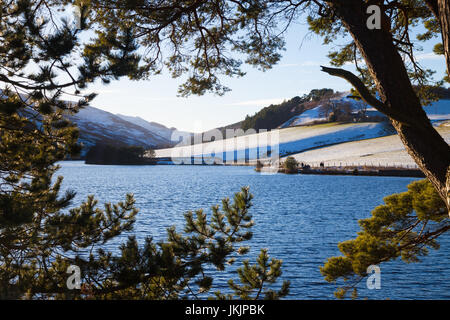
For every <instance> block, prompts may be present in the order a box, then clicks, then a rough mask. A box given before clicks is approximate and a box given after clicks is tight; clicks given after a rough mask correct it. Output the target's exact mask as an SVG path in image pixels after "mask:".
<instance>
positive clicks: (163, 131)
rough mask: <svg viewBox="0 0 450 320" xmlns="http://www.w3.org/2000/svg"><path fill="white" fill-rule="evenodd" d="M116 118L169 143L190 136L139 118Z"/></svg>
mask: <svg viewBox="0 0 450 320" xmlns="http://www.w3.org/2000/svg"><path fill="white" fill-rule="evenodd" d="M116 116H118V117H120V118H122V119H123V120H125V121H128V122H131V123H134V124H136V125H138V126H141V127H143V128H145V129H147V130H149V131H151V132H153V133H155V134H157V135H159V136H161V137H163V138H164V139H166V140H169V141H173V142H179V141H181V140H183V138H184V137H189V136H190V135H191V133H189V132H184V131H179V130H177V129H176V128H167V127H166V126H164V125H162V124H159V123H157V122H148V121H147V120H144V119H142V118H141V117H132V116H126V115H123V114H116Z"/></svg>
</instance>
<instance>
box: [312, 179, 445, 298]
mask: <svg viewBox="0 0 450 320" xmlns="http://www.w3.org/2000/svg"><path fill="white" fill-rule="evenodd" d="M384 202H385V203H384V204H383V205H381V206H378V207H376V208H375V209H374V210H373V211H372V217H370V218H367V219H361V220H359V225H360V227H361V231H359V232H358V236H357V237H356V238H355V239H352V240H347V241H344V242H341V243H339V246H338V247H339V250H340V251H341V252H342V254H343V255H342V256H338V257H331V258H329V259H328V260H327V262H326V263H325V265H324V266H323V267H321V268H320V270H321V272H322V274H323V275H324V277H325V280H327V281H328V282H332V283H335V282H337V281H340V282H339V283H340V287H339V288H338V290H337V291H336V292H335V294H336V296H337V297H339V298H343V297H345V295H346V294H347V293H348V291H349V290H352V289H353V297H356V296H357V290H356V288H357V285H358V283H359V282H360V281H361V280H362V279H364V278H365V277H367V268H368V267H369V266H370V265H378V264H380V263H383V262H387V261H391V260H395V259H397V258H401V259H402V260H403V261H404V262H407V263H411V262H419V261H420V259H421V257H423V256H426V255H427V254H428V252H429V249H438V248H439V243H438V242H437V240H436V239H437V238H438V237H439V236H440V235H442V234H443V233H445V232H447V231H448V230H450V221H449V218H448V214H447V209H446V204H445V202H444V201H442V199H441V198H440V197H439V194H438V193H437V192H436V190H435V189H434V187H433V185H432V184H431V183H430V182H429V181H428V180H420V181H415V182H413V183H411V184H410V185H409V186H408V191H406V192H403V193H398V194H393V195H390V196H388V197H386V198H385V199H384ZM341 280H343V282H342V281H341Z"/></svg>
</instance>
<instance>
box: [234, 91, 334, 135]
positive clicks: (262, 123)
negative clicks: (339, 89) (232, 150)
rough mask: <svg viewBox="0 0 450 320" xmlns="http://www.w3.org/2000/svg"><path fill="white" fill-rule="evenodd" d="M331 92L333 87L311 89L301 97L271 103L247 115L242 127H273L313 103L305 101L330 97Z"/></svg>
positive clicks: (315, 100) (246, 128)
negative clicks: (279, 102)
mask: <svg viewBox="0 0 450 320" xmlns="http://www.w3.org/2000/svg"><path fill="white" fill-rule="evenodd" d="M333 94H334V91H333V89H327V88H324V89H313V90H311V92H310V93H309V94H305V95H303V96H302V97H299V96H297V97H294V98H292V99H290V100H288V101H284V102H282V103H281V104H276V105H274V104H272V105H270V106H268V107H265V108H263V109H262V110H261V111H259V112H257V113H255V114H254V115H253V116H247V117H246V118H245V120H244V121H243V122H242V129H244V130H248V129H250V128H253V129H256V130H260V129H268V130H271V129H275V128H277V127H278V126H280V125H281V124H283V123H284V122H286V121H288V120H289V119H291V118H292V117H294V116H296V115H299V114H301V113H302V112H304V111H306V110H308V109H310V108H311V107H313V104H306V103H307V102H317V101H320V100H322V99H324V98H326V97H331V96H332V95H333Z"/></svg>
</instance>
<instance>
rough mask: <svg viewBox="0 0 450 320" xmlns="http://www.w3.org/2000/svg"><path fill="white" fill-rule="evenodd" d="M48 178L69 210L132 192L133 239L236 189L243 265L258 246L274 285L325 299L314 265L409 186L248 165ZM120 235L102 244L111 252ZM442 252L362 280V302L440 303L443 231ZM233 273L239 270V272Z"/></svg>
mask: <svg viewBox="0 0 450 320" xmlns="http://www.w3.org/2000/svg"><path fill="white" fill-rule="evenodd" d="M61 166H62V168H61V169H60V170H59V171H58V172H57V175H62V176H64V183H63V190H64V189H68V188H70V189H73V190H75V191H76V192H77V197H76V199H75V201H74V203H73V206H77V205H79V204H80V203H81V201H83V200H85V199H86V197H87V195H90V194H93V195H95V196H96V199H98V200H99V204H100V205H101V204H102V203H104V202H113V203H114V202H118V201H122V200H124V199H125V194H126V193H133V194H134V195H135V198H136V206H137V207H138V208H139V209H140V212H139V214H138V217H137V221H136V224H135V228H134V230H133V231H132V232H131V233H132V234H135V235H136V237H137V239H138V240H140V241H142V240H143V239H144V238H145V237H147V236H152V237H154V238H155V239H156V240H162V239H164V238H165V234H166V233H165V229H166V228H167V227H169V226H172V225H175V226H177V229H178V230H182V228H183V225H184V217H183V214H184V213H185V212H186V211H189V210H192V211H193V210H196V209H200V208H203V209H204V210H205V212H207V213H210V212H211V210H210V208H211V206H213V205H216V204H221V200H222V199H223V198H225V197H230V198H232V196H233V194H234V193H235V192H238V191H239V190H240V188H241V187H242V186H250V192H251V193H252V194H253V195H254V199H253V207H252V208H251V213H252V215H253V220H254V221H255V226H254V227H253V229H252V231H253V239H252V240H251V241H249V242H248V243H247V244H246V245H249V246H250V247H251V251H250V253H249V255H248V258H250V260H251V261H254V257H255V256H256V255H257V254H258V253H259V249H260V248H268V249H269V254H270V255H271V256H272V257H275V258H278V259H283V268H282V270H283V275H282V277H281V278H282V279H284V280H290V281H291V287H290V295H289V296H288V298H289V299H330V298H331V299H332V298H334V296H333V292H334V290H335V289H336V286H335V285H333V284H329V283H327V282H326V281H325V280H324V279H323V277H322V275H321V274H320V271H319V266H321V265H323V263H324V261H325V260H326V259H327V258H328V257H331V256H333V255H339V250H338V248H337V244H338V243H339V242H341V241H344V240H348V239H351V238H354V237H355V236H356V232H357V231H358V230H359V226H358V223H357V221H358V219H361V218H366V217H369V216H370V212H371V210H372V209H373V208H375V207H376V206H377V205H380V204H382V203H383V201H382V200H383V197H385V196H387V195H390V194H392V193H397V192H403V191H406V186H407V185H408V184H409V183H410V182H412V181H414V180H416V179H414V178H403V177H362V176H323V175H321V176H319V175H317V176H316V175H284V174H275V175H262V174H259V173H256V172H255V171H254V170H253V168H252V167H233V166H94V165H85V164H84V163H83V162H80V161H66V162H62V163H61ZM126 237H127V234H123V235H121V237H119V238H116V239H114V240H113V241H111V242H109V243H108V244H107V246H106V247H107V248H108V249H110V250H116V249H117V247H118V245H119V244H120V243H122V242H124V241H125V239H126ZM439 242H440V244H441V249H439V250H437V251H434V250H432V251H431V252H430V254H429V256H427V257H425V258H423V261H422V262H420V263H412V264H405V263H404V262H402V261H394V262H389V263H386V264H382V265H381V289H379V290H368V289H367V288H366V284H365V281H364V282H362V283H361V284H360V286H359V287H358V288H359V295H360V297H361V298H366V297H367V298H368V299H449V298H450V272H448V269H447V266H448V262H449V254H450V234H446V235H443V236H442V237H440V238H439ZM238 266H239V265H238ZM229 278H233V279H237V275H236V274H235V273H234V272H232V271H229V272H228V273H220V274H219V275H217V276H216V277H215V278H214V281H215V287H216V288H219V289H223V288H227V284H226V281H227V280H228V279H229Z"/></svg>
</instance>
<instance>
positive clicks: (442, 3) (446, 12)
mask: <svg viewBox="0 0 450 320" xmlns="http://www.w3.org/2000/svg"><path fill="white" fill-rule="evenodd" d="M438 6H439V23H440V25H441V33H442V43H443V45H444V55H445V62H446V63H447V76H448V77H449V78H450V0H438Z"/></svg>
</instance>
